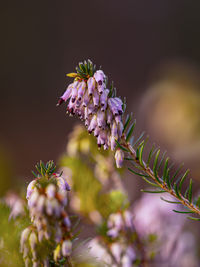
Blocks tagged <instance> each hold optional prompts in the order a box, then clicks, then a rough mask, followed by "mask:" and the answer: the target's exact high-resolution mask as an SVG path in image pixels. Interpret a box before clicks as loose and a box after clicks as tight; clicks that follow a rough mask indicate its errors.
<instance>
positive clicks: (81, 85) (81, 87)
mask: <svg viewBox="0 0 200 267" xmlns="http://www.w3.org/2000/svg"><path fill="white" fill-rule="evenodd" d="M85 88H86V83H85V82H84V81H82V82H80V83H79V85H78V87H77V90H78V100H79V101H81V99H82V97H83V95H84V93H85Z"/></svg>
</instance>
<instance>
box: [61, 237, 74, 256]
mask: <svg viewBox="0 0 200 267" xmlns="http://www.w3.org/2000/svg"><path fill="white" fill-rule="evenodd" d="M71 252H72V242H71V241H70V240H64V241H63V243H62V254H63V256H64V257H68V256H70V254H71Z"/></svg>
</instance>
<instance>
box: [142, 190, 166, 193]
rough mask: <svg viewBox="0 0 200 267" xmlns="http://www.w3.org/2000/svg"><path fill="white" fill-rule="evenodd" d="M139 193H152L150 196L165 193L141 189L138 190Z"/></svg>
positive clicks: (163, 191)
mask: <svg viewBox="0 0 200 267" xmlns="http://www.w3.org/2000/svg"><path fill="white" fill-rule="evenodd" d="M140 191H141V192H144V193H150V194H151V193H152V194H154V193H155V194H160V193H166V191H165V190H157V191H150V190H143V189H141V190H140Z"/></svg>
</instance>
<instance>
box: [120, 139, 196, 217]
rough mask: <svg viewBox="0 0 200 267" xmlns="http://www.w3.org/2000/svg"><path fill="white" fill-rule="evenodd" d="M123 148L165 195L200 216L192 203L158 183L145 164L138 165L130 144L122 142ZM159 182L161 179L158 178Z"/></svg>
mask: <svg viewBox="0 0 200 267" xmlns="http://www.w3.org/2000/svg"><path fill="white" fill-rule="evenodd" d="M123 146H124V147H126V148H127V149H128V150H129V151H130V154H131V156H132V158H133V160H134V162H135V163H136V164H137V165H138V166H140V168H141V169H142V171H143V172H144V173H146V174H147V175H148V176H149V177H150V178H151V179H152V180H153V181H154V183H156V184H157V185H158V186H159V187H160V188H161V189H163V190H165V191H166V192H167V193H169V194H170V195H172V196H173V197H175V198H176V199H177V200H178V201H180V202H181V203H182V204H183V205H184V206H185V207H187V208H189V209H190V210H191V211H193V212H194V213H196V214H198V215H199V216H200V210H199V208H198V207H197V206H196V205H194V204H193V203H190V202H189V200H188V199H186V198H185V197H184V196H183V195H182V194H181V193H179V195H180V198H179V197H177V195H176V193H175V191H174V190H173V189H169V188H168V187H167V185H166V183H164V182H163V183H159V182H158V180H157V179H156V177H155V176H154V173H153V171H152V169H151V168H150V167H147V165H146V163H145V162H144V161H143V164H141V163H140V161H139V160H138V159H137V157H136V152H135V150H134V148H133V147H132V146H131V144H130V143H127V142H126V141H125V140H124V142H123ZM158 178H159V180H160V181H162V180H161V178H160V177H158Z"/></svg>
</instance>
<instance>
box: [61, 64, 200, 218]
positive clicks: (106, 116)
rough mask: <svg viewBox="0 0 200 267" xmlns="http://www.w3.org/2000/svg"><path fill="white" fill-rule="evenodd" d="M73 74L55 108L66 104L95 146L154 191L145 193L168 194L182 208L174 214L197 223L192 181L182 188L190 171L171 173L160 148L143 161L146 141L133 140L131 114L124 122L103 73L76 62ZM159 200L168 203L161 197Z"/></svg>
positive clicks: (199, 205) (198, 204) (121, 105)
mask: <svg viewBox="0 0 200 267" xmlns="http://www.w3.org/2000/svg"><path fill="white" fill-rule="evenodd" d="M76 71H77V72H76V73H70V74H68V76H69V77H73V78H74V81H73V83H71V84H70V85H69V86H68V87H67V89H66V91H65V93H64V94H63V95H62V96H61V97H60V99H59V101H58V105H60V104H61V103H62V102H64V101H65V102H67V112H69V114H70V115H77V116H78V117H79V118H80V119H81V120H83V121H84V122H85V126H86V127H87V129H88V132H89V133H92V132H93V133H94V136H95V137H96V138H97V144H98V146H99V147H101V146H102V145H103V147H104V149H108V148H111V150H112V151H115V160H116V165H117V167H118V168H120V167H122V165H123V160H124V159H125V160H127V161H129V162H130V164H131V165H130V167H128V169H129V171H131V172H132V173H134V174H136V175H138V176H140V177H142V178H143V179H144V180H145V181H146V182H147V183H148V184H150V185H151V186H152V187H155V188H156V189H155V190H143V191H144V192H147V193H165V192H167V193H169V194H170V195H172V196H173V197H174V198H176V199H177V201H176V202H177V204H182V205H183V206H184V207H185V210H184V211H182V210H174V211H175V212H177V213H186V214H192V216H188V218H190V219H193V220H200V218H199V216H200V196H198V197H196V198H194V199H193V197H192V185H193V182H192V179H190V181H189V185H188V187H187V189H186V190H185V191H184V192H183V189H182V187H183V183H184V181H185V180H186V177H187V176H188V173H189V170H186V171H185V173H183V174H180V173H181V168H182V165H181V166H180V167H179V168H178V169H177V170H175V171H174V170H172V166H171V164H170V158H169V157H166V154H165V153H163V155H161V151H160V149H156V148H155V147H154V146H152V148H151V150H150V152H149V153H148V157H147V159H146V160H145V159H144V149H145V146H146V144H147V141H148V138H143V136H144V134H142V135H141V136H140V137H139V138H138V139H137V140H134V136H133V130H134V127H135V124H136V122H135V121H134V122H132V115H127V118H126V120H123V115H124V111H125V106H126V105H125V101H122V100H121V98H119V97H117V96H116V89H115V88H113V85H112V86H111V87H110V88H109V86H108V79H107V77H106V75H105V74H104V72H103V71H102V70H96V67H95V65H93V63H92V62H91V61H90V60H88V61H84V63H82V62H81V63H79V66H78V67H77V68H76ZM108 88H109V89H108ZM85 99H86V100H85ZM125 154H126V157H125V158H124V155H125ZM151 162H153V163H152V164H151ZM151 166H152V167H151ZM162 167H163V170H162ZM162 200H164V201H167V202H169V203H170V202H171V201H170V200H167V199H164V198H162Z"/></svg>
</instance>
